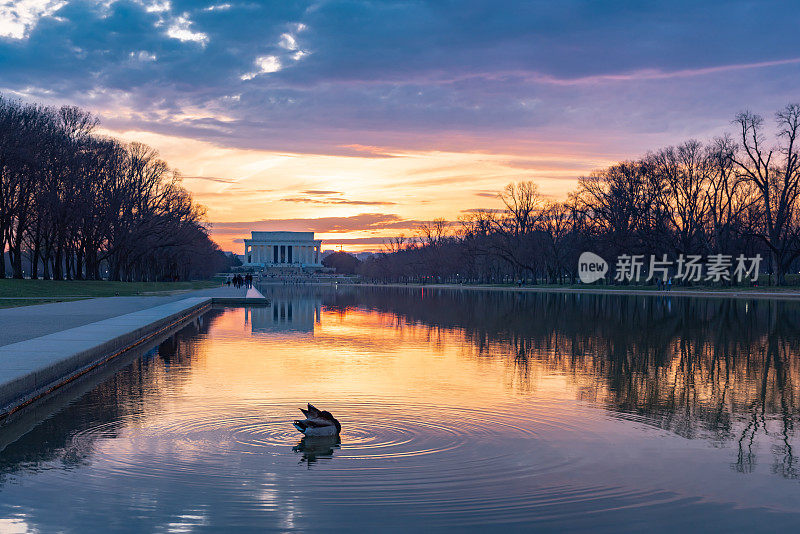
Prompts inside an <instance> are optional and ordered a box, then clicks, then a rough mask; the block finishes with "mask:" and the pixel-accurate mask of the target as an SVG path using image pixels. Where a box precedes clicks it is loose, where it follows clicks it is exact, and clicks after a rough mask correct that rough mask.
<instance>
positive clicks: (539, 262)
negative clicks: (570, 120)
mask: <svg viewBox="0 0 800 534" xmlns="http://www.w3.org/2000/svg"><path fill="white" fill-rule="evenodd" d="M734 124H735V125H736V135H735V136H734V135H725V136H722V137H719V138H716V139H713V140H712V141H710V142H706V143H703V142H700V141H696V140H690V141H687V142H684V143H682V144H680V145H678V146H671V147H667V148H663V149H660V150H657V151H655V152H651V153H648V154H647V155H645V156H644V157H642V158H640V159H637V160H633V161H624V162H621V163H618V164H615V165H613V166H611V167H609V168H607V169H603V170H600V171H596V172H593V173H592V174H590V175H589V176H586V177H582V178H580V179H579V182H578V186H577V189H576V190H575V191H574V192H572V193H571V194H570V195H569V196H568V198H567V200H565V201H562V202H553V201H548V200H546V199H545V198H544V197H543V196H542V195H541V194H540V193H539V191H538V189H537V187H536V184H534V183H533V182H521V183H512V184H509V185H508V186H507V187H506V188H505V189H504V190H503V191H502V192H501V193H500V194H499V198H500V199H501V200H502V202H503V204H504V206H505V207H504V208H503V209H500V210H491V209H486V210H477V211H474V212H472V213H470V214H468V215H466V216H464V217H461V218H460V220H459V221H458V222H457V223H452V222H448V221H445V220H443V219H439V220H435V221H433V222H431V223H428V224H425V225H423V226H422V227H421V228H420V229H419V232H418V235H417V236H415V237H414V238H412V239H408V240H406V239H405V238H403V237H399V238H396V239H393V240H392V241H391V242H390V243H388V244H387V246H386V248H387V250H386V251H385V252H384V253H383V254H381V255H378V256H377V257H375V258H373V259H372V260H369V261H367V262H365V264H364V265H363V266H362V268H361V270H362V273H363V274H364V275H365V276H367V277H368V278H371V279H379V280H384V281H390V280H391V281H404V280H431V279H433V280H439V281H458V280H469V281H482V282H490V281H501V280H504V279H519V278H525V279H532V280H539V281H549V282H553V283H556V282H574V281H575V279H576V277H577V264H578V256H579V255H580V254H581V252H583V251H592V252H595V253H598V254H600V255H601V256H602V257H604V258H606V259H607V260H611V261H613V259H614V258H616V257H618V256H619V255H621V254H643V255H645V256H646V257H647V256H649V255H651V254H654V255H656V256H657V257H659V258H660V257H662V255H663V254H668V255H670V256H671V257H673V258H674V257H678V256H679V255H681V254H683V255H702V256H707V255H711V254H725V255H732V256H736V255H739V254H745V255H748V256H753V255H755V254H761V255H762V256H763V257H764V263H763V264H762V266H761V267H762V271H763V272H767V273H769V274H770V275H771V276H770V279H771V280H772V281H773V283H777V284H783V283H785V282H786V274H787V273H788V272H790V271H791V269H792V268H793V266H794V265H795V264H796V263H797V259H798V256H800V212H799V211H798V209H799V207H798V194H800V162H798V148H799V147H798V142H800V140H798V134H800V105H798V104H791V105H788V106H786V107H785V108H784V109H782V110H781V111H779V112H777V113H776V114H775V124H776V129H775V131H774V133H773V134H772V135H771V136H768V132H767V128H766V126H765V123H764V120H763V118H762V117H760V116H758V115H756V114H753V113H750V112H744V113H740V114H739V115H738V116H737V117H736V119H735V120H734Z"/></svg>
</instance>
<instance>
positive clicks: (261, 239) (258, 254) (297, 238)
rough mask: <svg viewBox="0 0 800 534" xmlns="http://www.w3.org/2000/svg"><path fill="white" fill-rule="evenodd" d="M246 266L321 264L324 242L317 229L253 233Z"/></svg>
mask: <svg viewBox="0 0 800 534" xmlns="http://www.w3.org/2000/svg"><path fill="white" fill-rule="evenodd" d="M243 263H244V265H245V266H246V267H322V241H321V240H319V239H314V232H250V239H245V240H244V262H243Z"/></svg>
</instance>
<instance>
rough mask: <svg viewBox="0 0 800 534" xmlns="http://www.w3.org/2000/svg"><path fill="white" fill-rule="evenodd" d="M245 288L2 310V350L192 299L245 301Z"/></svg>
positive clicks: (0, 331)
mask: <svg viewBox="0 0 800 534" xmlns="http://www.w3.org/2000/svg"><path fill="white" fill-rule="evenodd" d="M245 293H246V290H245V289H244V288H241V289H236V288H233V287H227V286H225V287H216V288H210V289H200V290H197V291H187V292H182V293H175V294H172V295H167V296H144V297H102V298H96V299H86V300H76V301H72V302H54V303H52V304H39V305H35V306H22V307H19V308H0V346H3V345H8V344H10V343H16V342H18V341H24V340H26V339H32V338H35V337H39V336H44V335H47V334H52V333H54V332H60V331H61V330H66V329H68V328H74V327H76V326H83V325H85V324H89V323H93V322H96V321H102V320H104V319H109V318H111V317H118V316H120V315H124V314H126V313H132V312H136V311H139V310H144V309H146V308H152V307H154V306H160V305H161V304H167V303H169V302H175V301H176V300H181V299H185V298H188V297H234V298H236V297H244V296H245Z"/></svg>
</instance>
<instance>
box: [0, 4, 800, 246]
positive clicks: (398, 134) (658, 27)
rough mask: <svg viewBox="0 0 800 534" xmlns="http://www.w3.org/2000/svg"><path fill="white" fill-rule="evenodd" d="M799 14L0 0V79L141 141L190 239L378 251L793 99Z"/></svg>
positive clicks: (561, 194)
mask: <svg viewBox="0 0 800 534" xmlns="http://www.w3.org/2000/svg"><path fill="white" fill-rule="evenodd" d="M795 14H800V6H787V5H785V3H782V2H778V1H772V2H771V1H767V2H748V1H738V2H721V1H720V2H704V3H702V5H698V4H697V3H695V2H688V1H686V2H673V3H670V4H669V5H634V6H631V5H625V6H623V5H621V4H618V3H616V2H607V3H597V2H573V3H563V4H562V3H552V2H544V1H542V2H506V3H501V4H496V3H493V4H487V3H485V2H477V1H475V2H473V1H466V2H460V3H458V4H453V5H448V4H446V3H424V2H419V3H386V2H370V1H361V2H341V1H330V2H328V1H324V2H307V3H291V2H281V3H275V4H252V3H245V2H224V3H220V2H190V1H167V2H164V1H151V0H136V1H133V0H130V1H125V0H122V1H118V0H111V1H109V2H101V3H96V2H87V1H79V2H76V1H71V0H59V1H50V0H23V1H20V2H6V3H5V4H3V3H0V92H2V93H3V94H5V95H7V96H12V97H19V98H22V99H23V100H26V101H37V102H42V103H46V104H52V105H61V104H74V105H80V106H81V107H84V108H86V109H88V110H91V111H93V112H95V113H97V114H98V116H99V117H100V118H101V120H102V127H103V130H102V131H103V132H104V133H107V134H108V135H113V136H115V137H119V138H122V139H125V140H129V141H130V140H137V141H141V142H144V143H147V144H149V145H151V146H153V147H154V148H156V149H158V150H159V151H160V153H161V155H162V157H163V158H164V159H165V160H166V161H167V162H168V164H169V165H170V166H172V167H173V168H176V169H178V170H180V172H181V173H182V174H183V176H184V185H185V186H186V187H187V188H188V189H189V190H190V191H191V192H192V193H193V196H194V198H195V199H196V200H197V201H198V202H200V203H201V204H203V205H205V206H207V208H208V218H209V220H210V221H211V222H212V223H213V227H212V237H213V238H214V239H215V240H216V241H217V242H218V243H219V244H220V246H221V247H222V249H223V250H229V251H235V252H237V253H241V252H242V245H241V243H240V240H241V239H242V238H244V237H247V236H248V235H249V231H250V230H259V229H261V230H312V231H315V232H316V233H317V236H318V238H321V239H323V241H324V245H323V246H324V248H334V247H335V248H339V246H342V247H343V248H345V249H346V250H351V251H359V250H378V249H380V248H381V243H382V242H383V241H384V240H385V239H387V238H389V237H391V236H396V235H398V234H401V233H402V234H405V235H406V236H411V235H414V233H415V228H416V226H417V225H418V224H419V223H420V222H421V221H426V220H431V219H433V218H436V217H444V218H446V219H447V220H449V221H455V220H457V218H458V217H459V216H460V215H462V214H463V213H465V212H467V211H468V210H471V209H478V208H499V207H500V206H501V204H500V202H499V200H498V199H497V198H496V196H495V195H496V193H497V192H499V191H500V190H501V189H502V188H503V187H504V186H505V185H506V184H507V183H509V182H511V181H520V180H534V181H535V182H536V183H537V184H539V187H540V190H541V192H542V193H543V194H544V195H545V196H546V198H548V199H554V200H559V199H563V198H565V196H566V194H567V193H568V192H569V191H571V190H572V189H574V187H575V185H576V182H577V178H578V177H579V176H581V175H585V174H588V173H589V172H591V171H592V170H593V169H598V168H602V167H605V166H608V165H609V164H611V163H613V162H615V161H619V160H622V159H626V158H633V157H638V156H641V155H643V154H644V153H645V152H647V151H648V150H654V149H657V148H659V147H662V146H666V145H669V144H675V143H679V142H681V141H684V140H687V139H689V138H697V139H700V140H706V139H709V138H711V137H713V136H715V135H720V134H722V133H723V132H725V131H729V130H731V126H730V121H731V120H732V118H733V117H734V115H735V114H736V113H737V112H739V111H741V110H743V109H752V110H753V111H755V112H758V113H761V114H763V115H764V117H765V120H766V121H767V122H768V123H769V122H770V120H771V117H772V114H773V113H774V111H776V110H777V109H779V108H781V107H783V106H784V105H785V104H787V103H789V102H792V101H795V100H797V99H799V98H800V94H798V92H797V85H798V84H797V79H799V78H798V74H800V58H798V57H797V53H796V50H797V44H798V41H800V36H798V34H797V32H795V31H794V30H793V22H792V21H793V20H794V19H795V18H796V17H794V16H792V15H795Z"/></svg>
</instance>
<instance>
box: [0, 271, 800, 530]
mask: <svg viewBox="0 0 800 534" xmlns="http://www.w3.org/2000/svg"><path fill="white" fill-rule="evenodd" d="M263 291H264V293H265V294H266V295H267V296H269V297H270V298H271V299H272V301H273V307H272V308H260V309H250V310H243V309H231V310H225V311H214V312H212V313H211V314H209V315H207V316H206V317H205V318H204V321H203V322H202V324H195V325H192V326H190V327H189V328H187V329H186V330H185V331H183V332H181V333H180V334H179V335H177V336H175V337H174V338H172V339H170V340H168V341H166V342H165V343H163V344H162V345H161V346H160V347H159V350H158V353H157V354H152V355H150V356H148V357H146V358H143V359H139V360H137V361H135V362H133V363H132V364H130V365H129V366H128V367H126V368H124V369H122V370H120V371H118V372H113V370H112V369H109V370H108V371H107V372H106V376H98V377H96V378H95V379H94V383H87V384H85V385H84V386H82V387H83V390H80V389H79V390H77V391H73V392H71V393H70V394H69V395H63V396H62V397H64V398H63V399H62V400H60V401H58V400H57V399H54V400H52V401H51V405H52V406H50V407H43V408H41V413H42V414H50V415H48V416H47V417H46V418H43V419H44V420H42V421H39V420H38V419H35V418H33V417H31V418H29V420H27V421H26V420H22V421H16V422H12V423H10V424H8V425H6V426H5V427H0V431H2V434H4V435H5V436H13V438H12V437H7V438H6V440H5V441H2V438H0V446H4V447H5V448H4V449H3V451H2V453H0V531H6V530H18V531H25V529H26V528H30V529H39V530H41V531H51V530H59V529H66V530H73V531H83V530H86V529H90V528H94V529H99V528H101V526H103V527H102V528H104V529H112V530H122V531H125V530H129V531H136V530H139V531H140V530H145V531H159V530H163V531H174V532H178V531H183V532H185V531H192V530H196V529H202V528H212V529H213V528H215V527H216V528H220V527H221V526H223V525H226V526H231V525H233V526H236V525H238V526H240V527H244V528H249V529H262V528H265V529H274V530H291V529H298V530H309V529H311V528H322V529H330V530H334V529H345V530H347V529H353V528H356V527H357V526H359V525H364V524H367V525H370V526H372V527H373V528H378V527H395V528H396V529H397V530H409V529H420V528H433V527H446V526H450V527H458V528H460V529H467V528H474V529H476V530H482V529H485V528H487V527H489V526H495V527H497V526H501V525H502V526H504V528H511V529H513V528H520V529H522V528H524V527H529V526H531V525H534V524H535V525H536V526H538V527H539V528H541V529H545V530H547V529H552V530H563V529H582V528H592V529H594V530H608V531H621V530H639V529H641V528H644V527H645V526H646V528H648V529H651V530H659V527H660V528H661V529H663V530H671V529H674V528H677V527H681V528H687V529H690V530H704V529H711V530H725V529H726V528H736V529H742V528H754V529H756V530H759V529H761V530H763V529H765V526H766V525H769V526H770V529H774V528H777V527H779V526H782V525H785V526H790V525H792V524H795V523H796V522H797V521H798V520H800V515H798V514H797V512H796V502H797V500H798V497H800V486H798V481H797V480H796V479H795V477H796V472H795V462H796V456H795V454H796V453H795V449H794V448H795V447H796V446H797V440H796V439H795V435H794V425H793V422H794V421H796V419H797V414H798V411H797V406H798V395H799V393H798V388H797V383H796V381H797V378H798V369H799V367H798V356H797V348H798V332H800V330H798V326H800V324H798V323H799V322H800V315H799V313H800V307H798V306H797V305H794V304H787V303H783V304H780V303H769V302H766V301H753V302H748V301H727V300H711V299H708V300H701V299H675V298H673V299H666V298H646V299H645V298H621V297H607V296H591V295H581V296H573V295H536V294H514V293H499V292H498V293H478V292H470V291H460V292H454V291H430V290H426V291H425V293H424V294H423V293H422V292H421V291H419V290H418V289H417V290H403V289H398V290H385V289H382V290H370V289H358V290H356V289H340V290H338V291H335V290H332V289H326V288H294V287H286V286H272V287H271V286H267V287H265V288H264V289H263ZM278 306H279V307H278ZM290 308H291V313H289V311H288V310H289V309H290ZM275 310H277V313H276V311H275ZM281 310H283V311H281ZM70 396H71V397H72V398H73V400H70ZM307 401H312V402H314V403H315V404H318V405H319V406H322V407H324V408H326V409H329V410H331V411H332V412H333V413H334V414H335V415H336V416H337V417H338V418H339V419H340V420H341V422H342V424H343V434H342V436H341V443H300V440H299V439H298V438H299V435H298V434H297V433H296V432H295V431H294V429H293V428H292V427H291V425H290V421H291V420H292V419H293V418H295V417H296V416H297V415H299V411H298V410H297V408H298V407H300V406H302V405H303V404H304V403H305V402H307ZM37 421H39V422H37Z"/></svg>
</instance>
